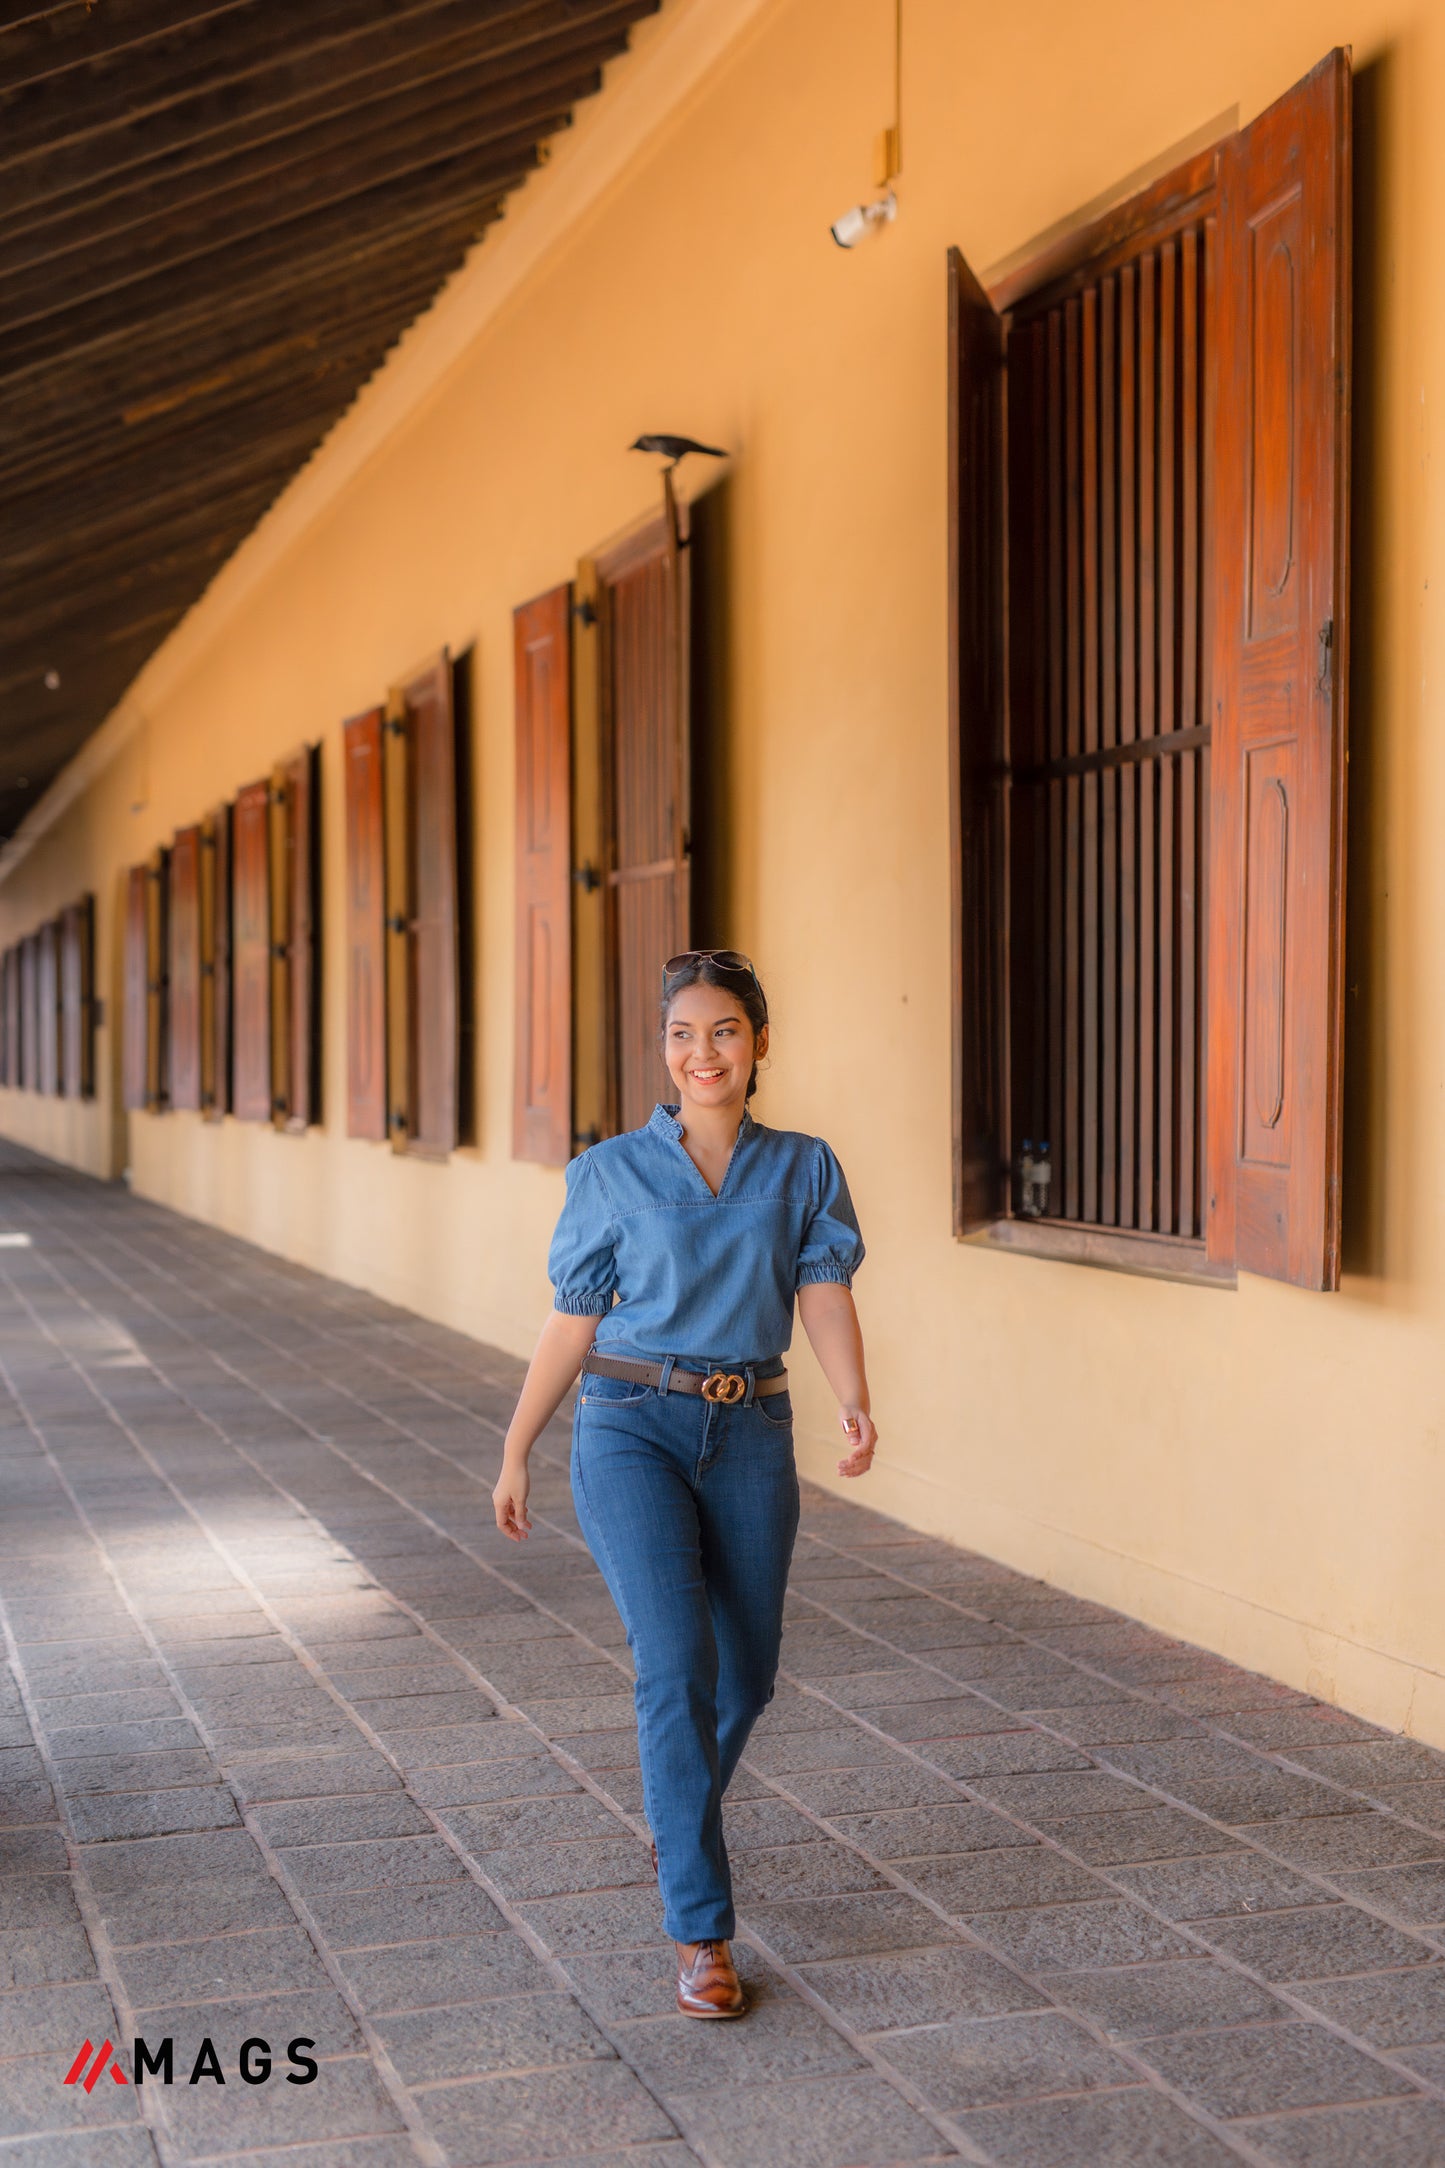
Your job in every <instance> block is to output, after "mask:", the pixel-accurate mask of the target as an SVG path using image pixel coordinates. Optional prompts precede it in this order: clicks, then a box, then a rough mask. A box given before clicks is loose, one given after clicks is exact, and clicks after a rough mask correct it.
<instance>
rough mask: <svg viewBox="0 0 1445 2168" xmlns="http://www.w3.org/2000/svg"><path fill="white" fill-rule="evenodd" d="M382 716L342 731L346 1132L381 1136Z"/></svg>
mask: <svg viewBox="0 0 1445 2168" xmlns="http://www.w3.org/2000/svg"><path fill="white" fill-rule="evenodd" d="M383 721H384V718H383V711H382V710H381V709H380V708H370V709H368V711H367V712H366V714H364V715H354V716H352V718H351V719H350V721H349V722H347V723H345V724H344V725H343V727H342V745H343V757H344V762H345V769H346V1134H347V1135H348V1136H349V1137H367V1138H370V1139H371V1140H372V1141H373V1142H378V1143H379V1142H381V1141H382V1140H384V1139H385V1136H386V822H385V792H384V780H383V773H382V729H383Z"/></svg>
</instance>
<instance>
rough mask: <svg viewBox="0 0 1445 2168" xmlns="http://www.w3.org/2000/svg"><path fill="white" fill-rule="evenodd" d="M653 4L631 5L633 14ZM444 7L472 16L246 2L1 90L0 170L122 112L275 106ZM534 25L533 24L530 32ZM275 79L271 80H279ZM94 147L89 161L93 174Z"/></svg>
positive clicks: (375, 59)
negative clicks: (128, 49) (131, 48)
mask: <svg viewBox="0 0 1445 2168" xmlns="http://www.w3.org/2000/svg"><path fill="white" fill-rule="evenodd" d="M657 4H658V0H639V4H638V13H639V15H642V14H647V13H649V12H651V11H652V10H653V8H655V6H656V5H657ZM595 6H596V0H509V4H507V5H505V6H499V7H497V9H496V12H495V15H494V16H493V17H492V18H491V19H492V20H494V21H495V23H496V26H497V45H498V49H499V50H500V49H502V46H503V43H504V41H505V40H507V39H508V38H511V37H515V36H516V34H517V26H518V24H519V23H530V24H532V25H534V26H538V27H540V26H541V25H542V24H548V25H550V27H553V28H565V27H567V26H568V25H569V24H570V25H574V26H575V25H577V24H579V23H585V22H586V20H587V18H588V15H589V13H591V12H592V11H593V10H594V9H595ZM448 10H449V11H450V21H451V26H452V27H455V26H456V25H457V24H458V23H460V22H462V21H464V20H470V21H471V22H473V23H475V22H476V21H477V20H478V5H477V0H388V5H387V8H386V12H385V14H384V15H379V14H378V12H377V8H376V5H375V0H306V9H305V13H304V15H302V14H300V13H298V12H297V11H296V10H295V9H293V8H278V7H275V6H274V5H273V4H271V0H247V4H245V5H244V6H243V8H242V9H240V10H238V19H237V20H236V21H235V23H234V24H233V25H232V26H231V28H230V31H229V34H228V35H224V36H223V35H221V34H219V33H218V34H217V35H215V36H213V37H211V38H209V39H201V38H196V37H194V36H192V37H190V38H189V39H188V40H186V42H185V49H184V50H183V51H180V52H172V51H171V50H170V49H169V48H167V47H166V46H165V45H164V44H161V45H159V46H156V47H154V48H153V49H151V50H148V51H142V52H137V53H134V54H133V55H132V56H131V58H130V60H129V61H128V62H127V64H126V66H125V67H124V68H120V69H116V70H114V71H113V72H107V71H105V70H104V69H103V68H101V67H98V66H97V65H96V64H95V63H89V64H88V65H87V66H85V67H82V68H81V69H79V70H72V71H68V73H67V74H66V75H65V76H59V75H57V76H53V77H51V78H50V79H48V80H45V81H37V82H34V83H32V84H31V85H29V86H28V87H20V88H17V89H15V90H12V91H11V92H10V93H8V95H7V98H6V109H5V114H4V125H3V129H0V142H3V146H4V148H3V152H0V170H3V169H4V168H5V167H8V166H9V165H11V164H13V163H15V162H17V161H18V160H20V159H21V158H26V157H31V156H33V155H34V154H35V153H37V152H42V153H44V152H48V151H50V150H53V149H54V148H55V147H56V146H58V145H60V144H64V143H74V142H76V141H78V140H80V139H82V138H86V137H93V136H96V135H99V134H103V133H104V132H105V131H106V130H108V129H110V128H114V127H116V126H119V125H122V124H124V122H125V121H126V120H127V119H128V118H130V117H136V116H139V115H140V114H142V113H148V112H154V111H156V110H157V109H159V108H163V107H167V106H176V105H180V104H182V103H184V102H185V101H188V100H196V99H206V98H209V99H211V100H212V101H213V107H212V110H213V111H221V110H223V109H228V117H230V116H234V115H235V114H236V112H237V111H238V110H240V109H242V108H243V107H244V106H245V105H246V104H247V103H248V102H249V103H250V104H251V105H252V106H253V107H254V106H256V105H259V104H264V103H271V102H274V101H275V98H276V96H277V93H278V89H279V87H280V83H281V82H289V83H290V85H291V86H292V88H293V89H296V90H303V91H314V90H315V88H316V84H317V82H318V80H323V79H330V77H331V75H332V73H333V71H334V70H335V69H336V68H337V65H338V63H340V64H341V67H342V69H343V70H344V68H345V67H346V66H347V64H348V63H349V64H351V65H353V66H354V65H356V64H357V63H358V61H359V62H360V63H361V64H364V65H367V66H370V67H377V68H379V67H386V66H388V65H390V64H391V63H392V62H394V61H400V60H404V59H405V56H406V54H407V53H408V52H409V51H411V50H413V49H414V48H415V45H416V43H417V38H418V34H419V33H420V34H422V35H424V34H425V30H424V28H423V26H424V25H430V27H432V28H435V25H434V24H433V23H432V21H431V19H432V18H434V17H439V16H442V15H443V14H444V13H445V12H446V11H448ZM533 34H536V32H535V29H534V33H533ZM278 79H280V80H279V81H278ZM104 162H105V161H104V154H103V152H102V153H101V155H100V157H99V158H98V159H97V161H96V163H97V164H98V165H99V166H100V167H101V168H102V169H103V167H104Z"/></svg>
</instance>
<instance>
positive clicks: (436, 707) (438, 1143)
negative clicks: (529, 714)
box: [387, 650, 461, 1158]
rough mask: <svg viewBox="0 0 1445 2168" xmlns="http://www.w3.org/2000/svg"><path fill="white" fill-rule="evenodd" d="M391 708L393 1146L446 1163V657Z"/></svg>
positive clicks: (449, 960) (450, 842)
mask: <svg viewBox="0 0 1445 2168" xmlns="http://www.w3.org/2000/svg"><path fill="white" fill-rule="evenodd" d="M388 705H389V719H390V724H391V726H393V727H391V728H390V729H389V733H388V741H387V742H388V745H389V747H394V751H393V752H392V755H391V758H390V760H389V763H388V788H387V825H388V836H387V851H388V880H387V914H388V919H389V921H390V922H391V923H392V925H394V924H395V921H396V919H397V918H400V919H401V921H402V924H403V927H404V928H405V940H404V947H405V956H404V957H403V956H402V955H401V954H400V953H399V952H398V950H397V948H395V947H394V946H393V944H392V942H391V941H390V940H389V941H388V955H387V965H388V968H387V1000H388V1015H389V1021H390V1028H389V1030H388V1052H389V1055H390V1063H389V1067H390V1069H391V1078H390V1089H391V1093H392V1100H393V1143H394V1144H396V1145H397V1147H398V1148H399V1149H405V1150H407V1151H412V1152H416V1153H419V1154H421V1155H422V1156H424V1157H426V1158H444V1157H445V1155H446V1154H447V1153H448V1152H450V1151H452V1150H453V1149H454V1148H455V1146H456V1142H457V1119H458V1107H459V1099H460V1081H461V1080H460V1029H459V1023H460V1018H459V1007H460V988H459V969H458V928H457V895H458V886H457V793H456V736H455V727H456V726H455V718H454V716H453V712H452V673H451V662H450V659H449V657H448V655H447V654H446V651H445V650H443V651H442V653H441V654H439V655H437V656H436V657H434V659H433V660H432V661H431V662H429V663H427V664H425V665H424V666H423V667H422V668H421V669H420V670H418V671H416V672H415V673H414V674H413V675H412V676H411V677H409V678H408V679H407V680H406V681H405V683H403V684H401V685H398V686H395V687H393V689H392V693H391V697H390V700H389V703H388ZM397 725H399V726H400V728H399V730H398V729H397V728H396V727H395V726H397ZM399 823H400V825H401V827H402V833H401V835H400V836H396V835H395V834H394V831H395V830H396V828H397V827H398V825H399ZM396 938H397V939H398V940H400V939H401V938H402V937H400V936H398V937H396ZM394 966H400V967H401V968H393V967H394ZM403 1042H404V1043H403ZM398 1115H399V1116H400V1117H401V1119H400V1121H399V1122H398V1120H397V1119H396V1117H397V1116H398Z"/></svg>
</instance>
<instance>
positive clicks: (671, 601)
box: [595, 484, 692, 1130]
mask: <svg viewBox="0 0 1445 2168" xmlns="http://www.w3.org/2000/svg"><path fill="white" fill-rule="evenodd" d="M681 545H682V536H681V534H680V532H679V526H678V521H677V516H676V511H675V507H674V506H673V503H672V495H671V486H670V484H669V487H668V501H667V510H666V513H665V515H664V517H663V518H662V519H660V520H655V521H653V522H652V523H651V524H650V525H649V526H647V527H646V528H644V529H642V530H641V531H640V532H639V533H638V534H637V535H635V536H633V537H631V538H629V539H628V540H627V541H626V542H624V543H623V544H621V545H620V546H619V547H618V548H617V549H615V550H613V551H609V552H606V553H604V554H603V555H600V556H599V557H598V558H597V559H596V560H595V562H596V569H597V575H598V606H599V611H600V616H601V628H600V629H601V634H602V638H601V643H600V662H601V672H602V689H601V700H600V703H599V707H600V720H601V731H602V790H603V804H604V829H605V840H604V856H605V878H606V887H607V914H606V915H607V948H608V967H609V980H610V984H609V989H608V992H609V1000H608V1003H607V1020H608V1027H609V1030H608V1041H609V1044H608V1071H609V1078H608V1087H609V1088H608V1100H609V1104H608V1113H607V1120H608V1127H609V1128H610V1129H613V1130H617V1129H635V1128H637V1127H638V1126H639V1125H640V1124H641V1123H643V1122H645V1121H646V1120H647V1118H648V1116H649V1114H650V1113H651V1112H652V1109H653V1106H654V1105H655V1104H656V1102H657V1100H658V1099H659V1098H660V1097H662V1096H664V1095H665V1094H666V1093H667V1092H668V1090H669V1089H670V1085H669V1080H668V1075H667V1071H666V1068H665V1067H664V1065H663V1062H662V1059H661V1056H660V1055H659V1053H658V1051H657V997H658V988H659V985H660V982H661V972H662V966H663V964H664V963H665V962H666V961H667V958H668V957H669V956H670V955H672V954H673V953H675V952H676V951H677V950H679V949H683V948H686V947H687V945H688V942H689V939H690V937H691V934H690V929H691V920H692V906H691V866H690V848H691V837H690V829H691V825H692V820H691V805H690V802H689V792H690V778H689V759H688V750H689V748H688V690H689V688H688V683H687V664H686V656H687V626H688V615H689V610H688V578H687V562H688V561H687V552H686V550H685V549H684V548H683V547H682V546H681Z"/></svg>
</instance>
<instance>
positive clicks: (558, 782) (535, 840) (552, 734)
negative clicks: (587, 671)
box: [512, 582, 572, 1166]
mask: <svg viewBox="0 0 1445 2168" xmlns="http://www.w3.org/2000/svg"><path fill="white" fill-rule="evenodd" d="M571 634H572V588H571V583H570V582H569V583H568V584H566V585H565V586H562V587H554V588H553V589H552V590H551V592H550V593H549V594H545V595H539V596H538V597H537V598H536V600H535V601H533V602H528V603H526V604H524V605H523V607H522V608H521V609H519V610H517V611H516V612H515V613H514V616H513V636H514V658H515V672H516V705H517V738H516V746H517V763H516V777H517V782H516V789H517V861H516V881H517V892H516V912H517V931H516V959H517V960H516V974H517V977H516V998H515V1002H514V1012H515V1031H516V1060H515V1064H514V1071H513V1090H512V1152H513V1155H514V1157H515V1158H517V1159H535V1160H541V1161H543V1162H545V1163H547V1164H549V1165H552V1166H561V1165H563V1164H565V1162H566V1161H567V1160H569V1159H570V1158H571V1157H572V637H571Z"/></svg>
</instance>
